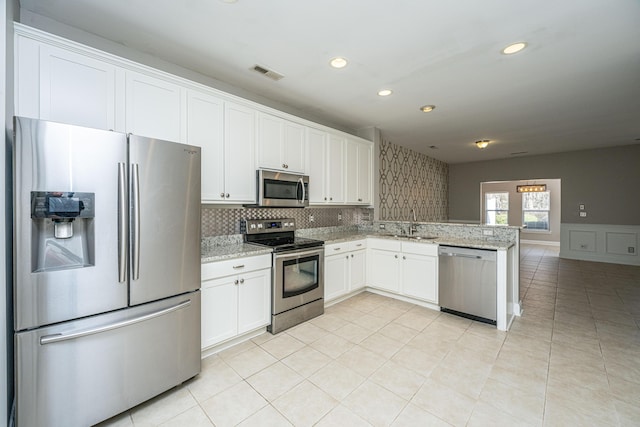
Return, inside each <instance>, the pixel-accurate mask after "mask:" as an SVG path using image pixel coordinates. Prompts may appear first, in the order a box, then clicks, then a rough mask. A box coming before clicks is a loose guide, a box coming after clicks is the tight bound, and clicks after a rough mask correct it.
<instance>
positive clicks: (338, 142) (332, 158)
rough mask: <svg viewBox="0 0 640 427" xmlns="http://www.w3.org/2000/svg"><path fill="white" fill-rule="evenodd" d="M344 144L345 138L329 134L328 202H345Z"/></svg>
mask: <svg viewBox="0 0 640 427" xmlns="http://www.w3.org/2000/svg"><path fill="white" fill-rule="evenodd" d="M344 145H345V139H344V138H343V137H341V136H337V135H331V134H330V135H329V142H328V146H327V162H328V168H327V190H328V191H327V193H328V196H329V200H328V202H329V203H344V202H345V180H344V173H345V172H344Z"/></svg>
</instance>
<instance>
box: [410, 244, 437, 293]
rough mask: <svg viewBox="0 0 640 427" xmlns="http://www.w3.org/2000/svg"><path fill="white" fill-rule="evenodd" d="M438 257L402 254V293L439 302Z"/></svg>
mask: <svg viewBox="0 0 640 427" xmlns="http://www.w3.org/2000/svg"><path fill="white" fill-rule="evenodd" d="M437 265H438V257H433V256H427V255H417V254H407V253H405V254H403V255H402V293H404V294H405V295H408V296H411V297H415V298H420V299H422V300H425V301H430V302H434V303H437V302H438V294H437V292H438V286H437V268H438V267H437Z"/></svg>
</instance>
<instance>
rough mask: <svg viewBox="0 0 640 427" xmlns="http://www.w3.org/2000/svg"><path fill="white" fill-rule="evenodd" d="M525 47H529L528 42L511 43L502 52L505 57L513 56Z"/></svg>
mask: <svg viewBox="0 0 640 427" xmlns="http://www.w3.org/2000/svg"><path fill="white" fill-rule="evenodd" d="M525 47H527V43H526V42H517V43H511V44H510V45H509V46H507V47H505V48H504V49H502V50H501V51H500V52H501V53H502V54H503V55H513V54H514V53H518V52H520V51H521V50H522V49H524V48H525Z"/></svg>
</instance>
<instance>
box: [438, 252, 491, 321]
mask: <svg viewBox="0 0 640 427" xmlns="http://www.w3.org/2000/svg"><path fill="white" fill-rule="evenodd" d="M438 255H439V271H438V274H439V280H438V284H439V300H440V310H441V311H445V312H448V313H452V314H456V315H458V316H464V317H467V318H469V319H473V320H479V321H481V322H485V323H490V324H492V325H495V324H496V317H497V316H496V287H497V282H496V251H492V250H485V249H471V248H460V247H455V246H440V247H439V249H438Z"/></svg>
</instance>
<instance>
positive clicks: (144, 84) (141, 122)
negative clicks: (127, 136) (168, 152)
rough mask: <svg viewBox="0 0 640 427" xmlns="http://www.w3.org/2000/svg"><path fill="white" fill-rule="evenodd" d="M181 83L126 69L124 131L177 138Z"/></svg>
mask: <svg viewBox="0 0 640 427" xmlns="http://www.w3.org/2000/svg"><path fill="white" fill-rule="evenodd" d="M180 91H181V89H180V86H178V85H175V84H172V83H169V82H167V81H164V80H161V79H157V78H155V77H150V76H147V75H144V74H140V73H135V72H133V71H127V77H126V88H125V93H126V107H125V110H126V112H125V117H126V119H125V120H126V124H125V126H126V131H127V132H128V133H133V134H136V135H140V136H147V137H150V138H158V139H164V140H167V141H174V142H180V121H181V119H182V115H181V111H182V108H181V92H180Z"/></svg>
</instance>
